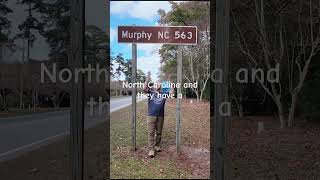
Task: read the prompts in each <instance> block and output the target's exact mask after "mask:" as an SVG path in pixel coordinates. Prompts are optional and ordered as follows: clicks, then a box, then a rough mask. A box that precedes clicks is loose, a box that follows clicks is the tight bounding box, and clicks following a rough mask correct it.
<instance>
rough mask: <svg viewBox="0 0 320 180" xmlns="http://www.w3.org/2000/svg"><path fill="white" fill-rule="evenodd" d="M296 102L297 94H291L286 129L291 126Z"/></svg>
mask: <svg viewBox="0 0 320 180" xmlns="http://www.w3.org/2000/svg"><path fill="white" fill-rule="evenodd" d="M296 100H297V94H291V106H290V111H289V117H288V127H292V126H293V121H294V112H295V109H296Z"/></svg>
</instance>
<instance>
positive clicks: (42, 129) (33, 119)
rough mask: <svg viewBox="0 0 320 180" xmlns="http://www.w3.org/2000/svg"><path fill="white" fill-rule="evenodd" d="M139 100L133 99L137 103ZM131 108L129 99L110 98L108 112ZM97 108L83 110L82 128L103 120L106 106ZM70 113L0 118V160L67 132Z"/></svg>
mask: <svg viewBox="0 0 320 180" xmlns="http://www.w3.org/2000/svg"><path fill="white" fill-rule="evenodd" d="M141 100H142V99H137V101H138V102H139V101H141ZM129 105H131V96H128V97H124V98H119V99H118V98H117V99H111V101H110V111H111V112H114V111H117V110H120V109H122V108H124V107H126V106H129ZM97 109H98V108H94V111H93V114H91V113H90V111H89V108H86V111H85V128H89V127H92V126H94V125H97V124H99V123H101V122H103V121H105V120H106V118H105V117H106V115H107V107H104V108H103V112H102V113H101V115H99V113H98V110H97ZM69 125H70V110H63V111H56V112H46V113H38V114H32V115H24V116H17V117H8V118H0V161H4V160H8V159H11V158H13V157H16V156H18V155H19V154H23V153H25V152H28V151H30V150H33V149H36V148H39V147H40V146H41V145H45V144H48V143H50V142H52V141H54V140H56V139H58V138H59V137H62V136H64V135H66V134H68V133H69Z"/></svg>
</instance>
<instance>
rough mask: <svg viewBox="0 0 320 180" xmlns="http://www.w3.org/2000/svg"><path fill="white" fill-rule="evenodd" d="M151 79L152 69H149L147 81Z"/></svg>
mask: <svg viewBox="0 0 320 180" xmlns="http://www.w3.org/2000/svg"><path fill="white" fill-rule="evenodd" d="M150 79H151V72H150V71H148V75H147V78H146V80H147V81H150Z"/></svg>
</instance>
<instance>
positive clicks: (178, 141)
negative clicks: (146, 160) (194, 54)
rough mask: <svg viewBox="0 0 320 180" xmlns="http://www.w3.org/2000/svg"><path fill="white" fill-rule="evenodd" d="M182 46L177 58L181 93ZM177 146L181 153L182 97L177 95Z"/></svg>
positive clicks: (178, 89)
mask: <svg viewBox="0 0 320 180" xmlns="http://www.w3.org/2000/svg"><path fill="white" fill-rule="evenodd" d="M181 81H182V46H178V59H177V84H180V86H179V87H178V88H177V94H181V86H182V84H181V83H182V82H181ZM176 113H177V114H176V148H177V153H178V154H179V153H180V144H181V141H180V140H181V123H180V118H181V102H180V98H179V97H177V112H176Z"/></svg>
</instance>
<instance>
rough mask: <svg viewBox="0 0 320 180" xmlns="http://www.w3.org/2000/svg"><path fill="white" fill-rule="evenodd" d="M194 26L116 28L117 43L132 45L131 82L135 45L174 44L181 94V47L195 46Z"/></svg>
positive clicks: (177, 131) (178, 102) (134, 79)
mask: <svg viewBox="0 0 320 180" xmlns="http://www.w3.org/2000/svg"><path fill="white" fill-rule="evenodd" d="M197 35H198V34H197V27H196V26H118V42H119V43H132V77H131V82H132V83H134V82H135V81H136V71H137V43H160V44H176V45H179V46H178V59H177V84H178V83H179V84H180V87H179V88H177V94H181V86H182V84H181V83H182V46H181V45H196V44H197V39H198V37H197ZM136 92H137V90H136V87H135V86H133V87H132V127H131V133H132V134H131V139H132V149H133V150H136ZM180 116H181V102H180V98H177V112H176V148H177V153H179V152H180V148H181V147H180V144H181V141H180V140H181V124H180V119H181V117H180Z"/></svg>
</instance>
